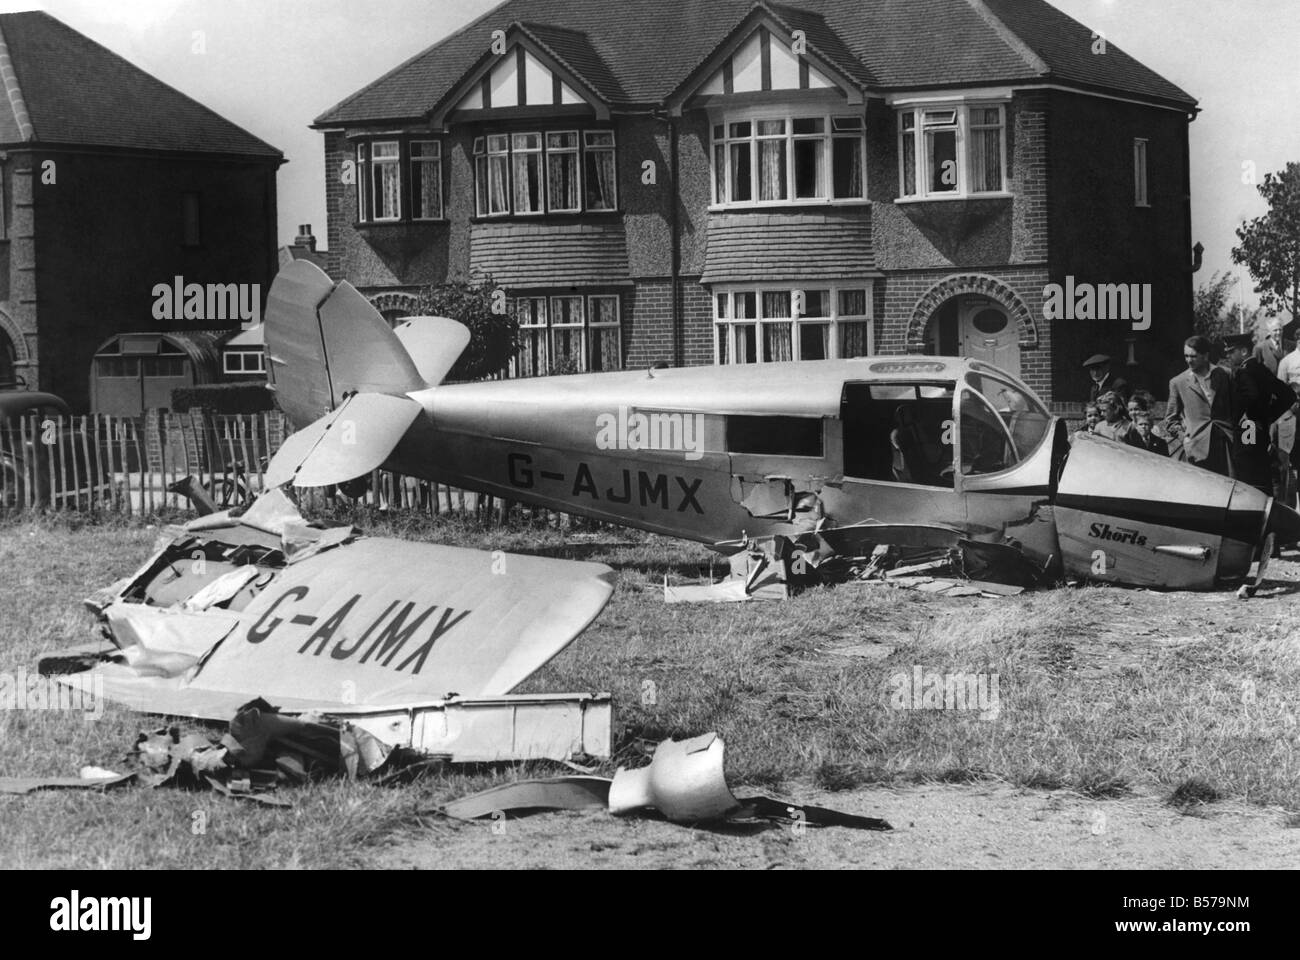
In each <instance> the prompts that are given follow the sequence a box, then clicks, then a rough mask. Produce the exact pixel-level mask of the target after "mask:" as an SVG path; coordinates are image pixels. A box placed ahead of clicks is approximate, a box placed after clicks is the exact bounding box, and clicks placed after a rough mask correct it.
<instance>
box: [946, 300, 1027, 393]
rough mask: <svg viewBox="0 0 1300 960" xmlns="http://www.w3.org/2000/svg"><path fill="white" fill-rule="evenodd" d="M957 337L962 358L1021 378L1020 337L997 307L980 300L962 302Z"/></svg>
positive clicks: (1008, 317)
mask: <svg viewBox="0 0 1300 960" xmlns="http://www.w3.org/2000/svg"><path fill="white" fill-rule="evenodd" d="M957 336H958V339H959V342H960V344H961V353H962V356H964V357H970V358H971V359H972V360H983V361H984V362H985V363H991V364H993V366H995V367H998V368H1000V369H1002V370H1005V371H1006V372H1007V373H1009V374H1011V375H1012V376H1014V377H1019V376H1020V335H1019V332H1018V331H1017V330H1016V325H1015V324H1014V323H1013V322H1012V321H1011V317H1010V315H1009V314H1008V313H1007V311H1006V310H1005V309H1004V308H1003V307H1002V306H1001V305H1000V304H998V303H996V302H995V301H993V300H986V299H984V298H982V297H967V298H965V299H963V300H962V301H961V305H960V307H959V309H958V312H957Z"/></svg>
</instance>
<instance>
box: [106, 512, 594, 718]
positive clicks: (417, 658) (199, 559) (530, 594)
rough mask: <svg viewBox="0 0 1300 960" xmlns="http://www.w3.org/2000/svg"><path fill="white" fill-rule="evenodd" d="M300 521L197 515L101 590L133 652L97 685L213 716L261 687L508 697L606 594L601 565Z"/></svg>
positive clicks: (377, 702) (315, 694) (322, 698)
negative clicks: (217, 521) (273, 526)
mask: <svg viewBox="0 0 1300 960" xmlns="http://www.w3.org/2000/svg"><path fill="white" fill-rule="evenodd" d="M267 498H272V499H278V498H282V495H281V494H278V493H272V494H267V495H266V496H265V497H264V498H263V499H264V500H265V499H267ZM260 502H261V501H259V503H260ZM285 503H286V504H287V501H285ZM253 512H254V511H250V513H253ZM263 512H265V511H263ZM282 512H284V513H285V514H286V515H290V514H293V511H292V507H291V506H287V507H286V508H285V509H284V510H282ZM299 521H300V518H296V516H290V517H289V520H288V521H286V522H285V523H284V524H283V525H282V533H281V534H280V535H278V536H272V535H270V534H267V533H266V532H265V531H262V530H257V529H254V528H253V527H252V526H251V525H250V523H249V522H245V521H244V520H241V519H231V520H230V521H228V523H227V525H226V526H225V527H224V528H223V527H218V528H213V527H212V526H211V524H207V525H204V524H192V525H191V527H190V528H189V529H187V530H182V531H177V532H178V533H179V534H180V535H179V536H177V537H176V539H174V540H173V541H172V543H171V544H170V545H169V546H168V547H166V548H164V549H163V550H161V551H160V552H159V553H157V554H155V555H154V557H153V558H151V560H150V561H149V562H148V563H146V565H145V566H144V567H142V568H141V570H140V571H138V572H137V574H136V576H135V577H133V578H132V579H131V580H129V581H127V582H124V583H122V584H119V585H116V586H115V588H114V590H113V595H112V596H103V595H100V596H98V597H97V598H96V601H95V604H93V605H92V609H97V610H99V611H100V612H101V613H102V615H103V616H104V619H105V621H106V623H107V624H108V627H109V633H110V635H111V636H112V637H113V639H114V642H116V643H117V645H118V646H119V647H120V648H121V653H122V655H123V657H122V658H121V659H125V661H126V662H125V663H122V662H113V663H106V664H101V665H100V666H97V667H95V668H94V672H95V673H96V674H97V675H98V676H99V677H101V678H102V680H103V683H104V687H103V691H104V696H105V697H106V698H108V699H110V700H115V701H118V702H121V703H124V704H126V705H127V706H130V707H132V708H134V709H137V710H141V711H143V712H149V713H162V714H170V715H176V716H195V717H206V718H211V719H218V720H220V719H229V718H230V717H231V716H233V711H234V710H235V709H236V708H238V707H239V706H240V705H242V704H244V703H246V702H247V701H248V700H250V699H251V698H253V697H259V696H260V697H262V698H264V699H266V700H268V701H270V702H271V703H273V704H274V705H276V706H278V707H281V708H283V709H285V710H286V711H288V712H304V711H308V710H318V711H321V712H325V713H352V712H372V713H374V712H383V711H389V712H391V711H393V710H401V709H404V708H411V707H418V706H421V705H429V704H433V703H440V702H444V701H446V700H448V699H451V698H460V699H483V698H493V697H502V696H504V695H506V694H508V693H509V692H510V691H511V690H512V689H513V688H515V687H516V686H518V685H519V684H520V683H521V682H522V681H524V680H525V679H526V678H527V677H529V676H530V675H531V674H532V673H534V672H535V671H537V670H538V669H539V668H540V667H542V666H543V665H544V664H545V663H546V662H547V661H549V660H550V659H551V658H552V657H554V656H555V655H556V654H557V653H559V652H560V651H561V650H563V649H564V648H565V647H566V646H568V645H569V643H571V642H572V641H573V639H574V638H575V637H577V636H578V635H579V634H580V633H581V632H582V631H583V630H584V629H586V627H587V626H588V625H589V624H590V623H591V622H592V620H594V619H595V617H596V616H597V614H598V613H599V612H600V611H601V609H603V608H604V606H605V604H606V603H607V602H608V601H609V598H610V596H611V594H612V592H613V572H612V571H611V570H610V569H609V568H608V567H606V566H604V565H603V564H598V563H585V562H576V561H570V560H556V559H550V558H545V557H530V556H522V555H518V554H509V553H504V552H502V551H495V552H491V553H489V552H486V551H482V550H472V549H467V548H462V547H449V546H441V545H436V544H425V543H414V542H409V541H402V540H389V539H382V538H368V537H354V538H350V539H344V536H342V535H349V536H350V534H351V531H350V528H346V527H344V528H335V529H328V530H320V529H315V528H309V527H307V525H306V524H302V523H301V522H299ZM250 532H251V533H250ZM252 534H256V536H252ZM291 541H296V545H297V546H298V549H297V550H295V549H294V546H295V543H292V542H291ZM307 541H314V543H315V547H314V548H313V547H307V548H303V547H302V546H301V544H302V543H304V542H307ZM340 541H342V542H341V544H340ZM277 546H278V547H279V549H276V547H277ZM286 558H287V559H286ZM164 596H165V597H166V598H167V601H168V602H167V603H166V605H161V604H160V603H159V599H160V598H162V597H164ZM178 638H179V640H180V641H183V642H178Z"/></svg>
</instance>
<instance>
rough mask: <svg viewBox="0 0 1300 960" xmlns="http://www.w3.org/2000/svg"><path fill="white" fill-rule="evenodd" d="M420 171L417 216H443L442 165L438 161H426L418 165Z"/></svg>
mask: <svg viewBox="0 0 1300 960" xmlns="http://www.w3.org/2000/svg"><path fill="white" fill-rule="evenodd" d="M416 166H417V167H419V170H420V180H419V190H420V197H419V203H418V204H417V207H416V215H417V216H420V217H429V218H432V217H440V216H442V164H440V163H439V162H437V161H436V160H425V161H423V162H422V163H419V164H416Z"/></svg>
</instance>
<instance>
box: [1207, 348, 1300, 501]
mask: <svg viewBox="0 0 1300 960" xmlns="http://www.w3.org/2000/svg"><path fill="white" fill-rule="evenodd" d="M1251 339H1252V338H1251V335H1250V334H1248V333H1238V334H1233V335H1232V336H1230V337H1224V338H1223V346H1224V348H1225V350H1226V351H1227V357H1228V363H1229V364H1230V365H1231V366H1232V423H1233V442H1232V468H1233V476H1235V477H1236V478H1237V479H1238V480H1241V481H1243V482H1244V483H1248V484H1250V485H1251V486H1252V487H1255V488H1256V489H1257V490H1261V491H1263V492H1264V493H1266V494H1268V495H1269V496H1272V495H1273V460H1272V457H1270V456H1269V451H1268V447H1269V429H1270V428H1271V427H1272V426H1273V422H1274V421H1275V420H1277V419H1278V418H1280V417H1281V416H1282V415H1283V414H1284V413H1286V412H1287V411H1288V410H1290V409H1291V408H1292V407H1293V406H1294V405H1295V402H1296V398H1295V394H1294V393H1292V392H1291V388H1290V387H1288V386H1287V385H1286V384H1285V383H1283V382H1282V381H1281V380H1279V379H1278V378H1277V377H1275V376H1273V374H1271V373H1269V371H1268V367H1266V366H1265V365H1264V363H1263V362H1262V361H1261V360H1259V359H1258V358H1256V357H1253V356H1251V352H1250V351H1251V346H1252V344H1251Z"/></svg>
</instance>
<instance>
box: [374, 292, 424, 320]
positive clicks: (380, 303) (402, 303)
mask: <svg viewBox="0 0 1300 960" xmlns="http://www.w3.org/2000/svg"><path fill="white" fill-rule="evenodd" d="M370 303H371V305H372V306H374V308H375V309H376V310H378V311H379V312H380V313H388V312H389V311H393V310H397V311H401V312H402V313H403V314H404V315H406V316H408V317H409V316H411V315H412V314H414V313H415V311H416V310H418V309H419V306H420V298H419V297H417V296H416V295H415V294H413V293H380V294H376V295H375V296H373V297H371V298H370Z"/></svg>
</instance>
